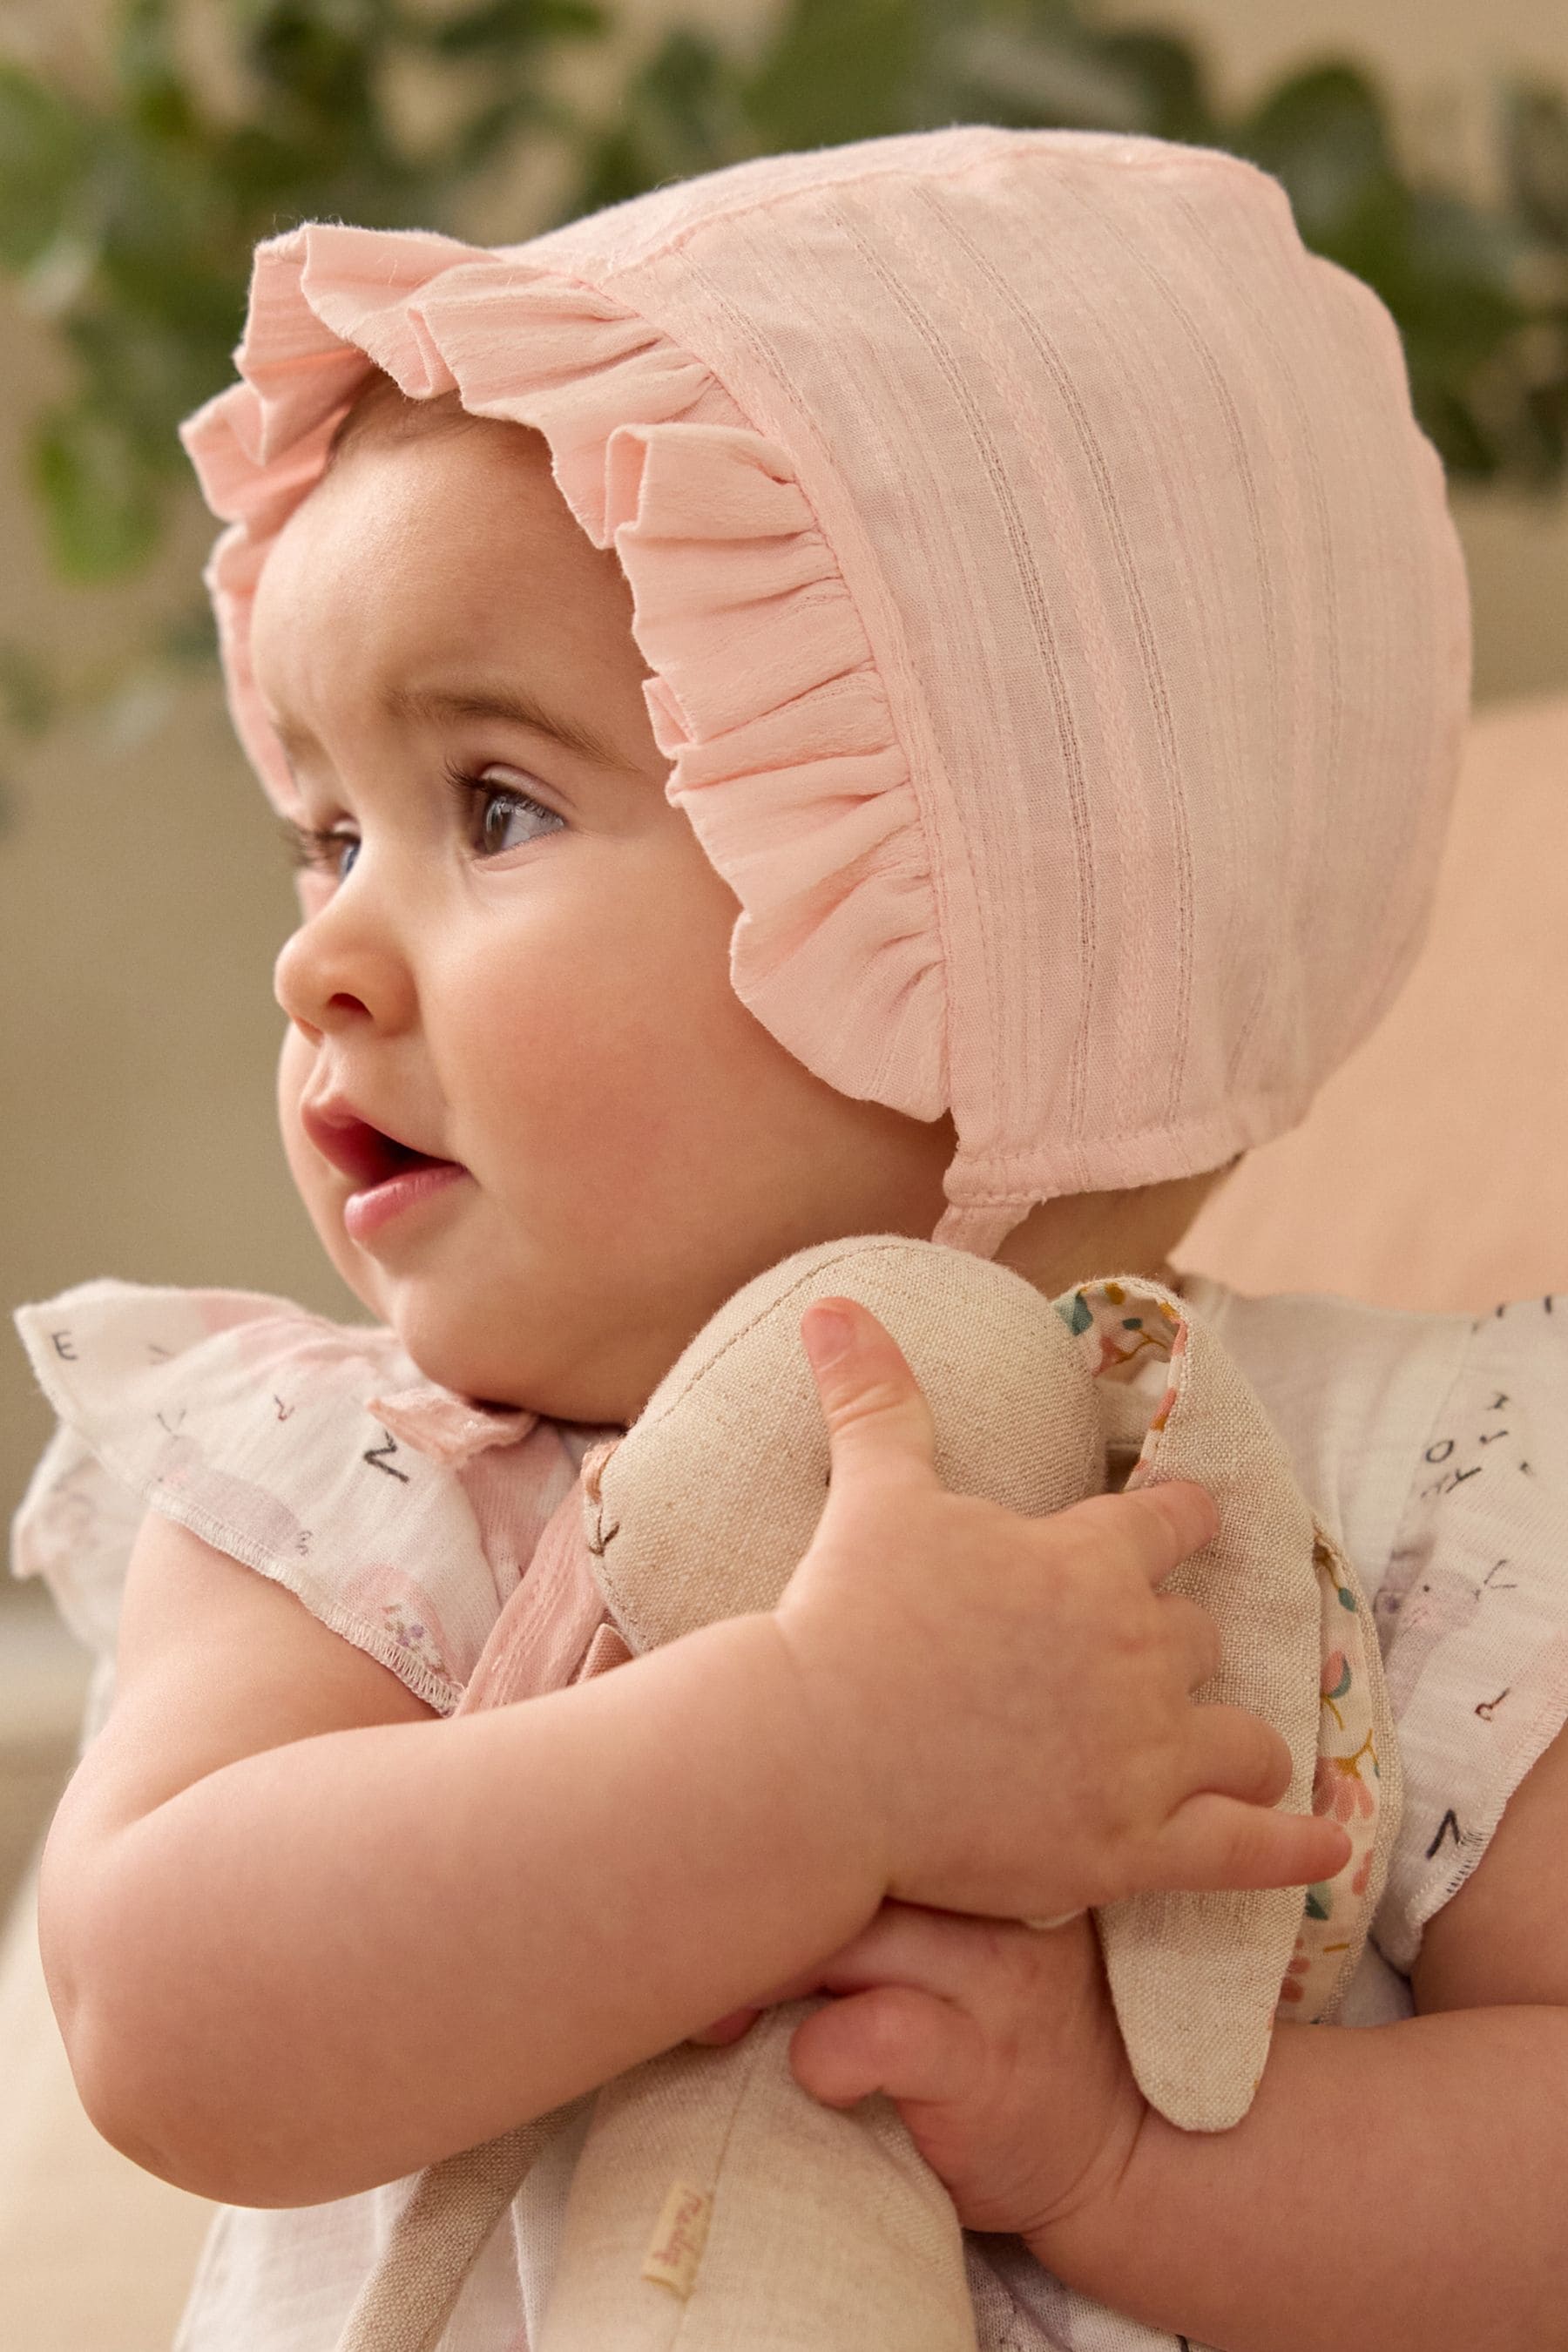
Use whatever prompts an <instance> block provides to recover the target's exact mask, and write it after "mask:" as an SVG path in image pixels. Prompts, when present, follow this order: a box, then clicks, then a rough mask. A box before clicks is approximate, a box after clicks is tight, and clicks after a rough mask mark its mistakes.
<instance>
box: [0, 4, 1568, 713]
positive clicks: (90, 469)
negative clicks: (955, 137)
mask: <svg viewBox="0 0 1568 2352" xmlns="http://www.w3.org/2000/svg"><path fill="white" fill-rule="evenodd" d="M194 15H199V16H200V17H201V19H202V23H203V26H204V27H205V41H206V52H204V54H205V55H206V66H207V68H210V63H211V58H210V54H206V53H208V52H210V51H211V50H212V48H213V47H214V44H215V43H216V47H217V48H218V50H220V51H221V55H222V59H223V66H224V70H223V72H222V74H221V75H219V76H217V77H216V80H215V77H214V75H213V73H212V72H211V71H210V70H209V69H199V67H200V61H199V60H198V63H197V64H195V65H194V64H193V62H192V54H193V53H192V50H191V44H190V41H189V38H188V35H189V32H190V26H191V21H192V17H193V16H194ZM110 27H111V31H110V39H109V41H108V44H107V47H106V49H105V51H104V54H103V55H102V56H101V58H94V59H93V60H92V66H91V71H90V73H89V74H87V75H85V76H84V75H82V74H77V75H74V76H68V75H67V74H66V73H65V72H64V71H63V70H58V71H52V70H48V69H46V68H37V67H29V66H27V65H26V64H25V63H23V62H22V61H21V60H20V59H17V58H13V59H11V60H9V61H6V60H5V59H4V58H0V268H3V269H4V270H5V271H6V272H7V273H8V274H9V275H10V276H11V277H12V278H13V279H14V280H15V283H16V294H17V297H18V299H20V301H21V302H22V304H23V305H24V306H25V307H26V308H28V309H29V310H32V311H33V312H34V313H36V314H37V315H38V316H39V317H41V318H42V319H44V320H47V322H48V325H49V327H50V329H51V331H52V332H53V334H54V336H55V337H56V338H57V339H58V346H59V349H60V352H61V354H62V356H63V357H64V359H65V362H66V363H67V378H68V383H67V389H66V390H65V391H64V393H63V394H62V395H61V396H60V397H59V398H58V399H56V400H54V401H52V402H50V403H49V404H47V405H46V406H45V407H44V409H43V410H42V413H41V414H39V415H37V416H36V417H35V418H34V419H32V421H31V424H30V427H29V433H28V439H27V444H26V454H25V464H26V471H27V475H28V478H29V480H30V482H31V485H32V488H33V489H34V491H35V493H36V495H37V500H38V503H39V509H40V511H41V514H42V516H43V518H44V521H45V528H46V531H47V541H48V544H49V548H50V551H51V554H52V557H53V560H54V562H55V564H56V565H57V567H58V571H59V572H60V573H61V574H62V576H63V577H64V578H66V579H67V580H69V581H73V582H82V583H91V582H105V581H110V580H114V579H117V578H123V577H125V576H127V575H130V574H132V573H134V572H137V571H138V569H139V568H141V567H142V566H143V565H144V564H145V563H146V562H147V560H148V558H149V557H150V555H151V554H152V552H153V550H154V549H155V547H156V546H157V544H158V542H159V540H160V536H161V533H162V530H163V525H164V523H165V521H166V520H167V518H168V516H169V514H170V512H171V511H172V509H173V504H174V501H175V500H178V499H191V498H192V497H193V496H194V489H193V486H192V484H191V481H190V478H189V469H188V467H187V465H186V462H185V459H184V452H183V450H182V449H181V447H180V445H179V442H178V440H177V438H176V433H175V427H176V425H178V423H179V421H180V419H181V418H182V417H184V416H185V415H188V414H189V412H190V411H191V410H192V409H193V408H195V407H196V406H197V405H198V404H200V403H201V402H202V401H203V400H204V399H205V398H206V397H207V396H208V395H209V394H212V393H213V392H215V391H217V390H218V389H220V388H221V387H222V386H223V385H224V384H225V383H228V382H229V381H230V380H231V377H232V359H231V353H232V350H233V347H234V344H235V342H236V341H237V337H238V334H239V331H240V327H241V324H242V320H243V315H244V307H245V294H246V286H247V278H248V272H249V266H250V256H251V249H252V247H253V246H254V245H255V243H256V241H257V239H258V237H261V236H268V235H271V234H273V233H275V232H276V231H278V230H280V229H283V228H287V227H289V226H292V225H293V224H294V223H296V222H298V221H300V220H304V219H322V218H329V219H330V218H337V219H347V220H353V221H358V222H364V223H367V224H369V225H372V226H383V227H399V226H414V225H417V226H425V227H436V228H444V229H447V230H449V231H450V232H451V233H453V234H455V235H458V236H469V235H474V234H475V233H476V232H475V230H474V229H473V227H472V226H470V223H471V220H472V218H473V217H474V216H475V215H473V213H472V210H471V207H472V206H473V205H474V204H475V203H476V202H479V203H481V204H482V203H483V202H484V200H485V197H486V192H487V191H489V197H490V205H491V209H490V214H489V221H490V226H489V228H488V229H487V230H486V231H485V232H484V234H485V235H486V236H488V237H489V238H492V239H493V238H495V237H497V236H500V237H502V238H521V237H524V236H530V235H531V234H532V233H533V232H534V231H536V230H538V229H540V228H542V227H545V226H549V225H550V220H551V219H552V218H559V217H566V216H570V215H573V214H575V213H578V212H581V211H583V210H585V209H588V208H591V207H593V206H595V205H602V204H608V203H613V202H616V201H617V200H619V199H620V198H623V197H626V196H630V195H634V194H637V193H638V192H639V191H641V190H642V189H644V188H647V187H650V186H653V185H656V184H659V183H662V182H666V181H668V180H671V179H674V178H678V177H680V176H683V175H685V174H687V173H693V172H701V171H707V170H710V169H713V168H714V167H716V166H718V165H721V164H723V163H731V162H734V161H737V160H740V159H741V158H742V157H745V156H748V155H753V154H760V153H766V152H776V151H778V150H780V149H784V148H791V147H813V146H820V145H825V144H830V143H833V142H839V141H844V140H850V139H858V138H868V137H872V136H876V135H878V134H879V133H883V132H889V131H904V130H918V129H926V128H931V127H935V126H937V125H940V124H943V123H949V122H953V121H995V122H1004V123H1010V124H1016V125H1022V126H1026V125H1035V124H1056V125H1062V126H1067V127H1072V128H1079V129H1104V130H1119V131H1147V132H1152V133H1153V134H1155V135H1156V136H1159V137H1163V138H1167V139H1178V140H1186V141H1192V142H1198V143H1205V144H1213V145H1217V146H1221V147H1225V148H1228V149H1230V150H1232V151H1233V152H1237V153H1240V154H1244V155H1247V156H1249V157H1251V158H1252V159H1253V160H1255V161H1256V162H1258V163H1260V164H1262V165H1263V167H1264V168H1265V169H1266V170H1268V171H1269V172H1272V173H1276V174H1277V175H1278V177H1279V179H1280V180H1281V181H1282V183H1283V184H1284V185H1285V187H1286V188H1287V190H1288V191H1289V195H1290V198H1291V201H1292V204H1293V205H1294V207H1295V211H1296V216H1297V219H1298V221H1299V223H1300V228H1301V233H1302V236H1304V238H1305V239H1306V241H1307V243H1308V244H1309V245H1310V246H1311V247H1313V248H1314V249H1315V250H1317V251H1318V252H1320V253H1322V254H1324V255H1326V256H1328V257H1329V258H1331V260H1334V261H1336V262H1339V263H1340V264H1342V266H1343V267H1344V268H1347V269H1351V270H1353V271H1355V272H1356V273H1357V274H1358V275H1360V276H1361V277H1363V278H1365V279H1366V280H1367V282H1368V283H1369V284H1370V285H1372V286H1373V288H1375V289H1376V290H1377V292H1378V293H1379V294H1380V295H1381V296H1382V298H1383V299H1384V301H1385V302H1386V303H1387V305H1388V307H1389V309H1390V310H1391V311H1392V312H1393V314H1394V318H1395V320H1397V322H1398V325H1399V328H1400V331H1401V333H1402V335H1403V337H1404V341H1405V352H1406V355H1407V359H1408V362H1409V367H1410V373H1411V382H1412V388H1413V394H1414V397H1415V405H1416V409H1417V413H1418V415H1420V417H1421V420H1422V422H1423V424H1424V425H1425V426H1426V430H1427V431H1428V432H1429V433H1430V434H1431V436H1432V437H1433V439H1434V440H1435V441H1436V445H1437V446H1438V448H1439V450H1440V451H1441V453H1442V456H1443V457H1444V459H1445V461H1446V463H1447V466H1448V467H1449V468H1450V470H1451V471H1452V472H1453V473H1455V474H1456V475H1459V476H1464V477H1468V478H1472V479H1475V480H1482V481H1496V482H1513V483H1521V484H1542V485H1545V484H1550V483H1552V482H1554V481H1557V480H1558V479H1560V478H1561V476H1562V474H1563V468H1564V464H1565V458H1568V99H1565V97H1564V94H1563V92H1562V91H1560V90H1556V89H1549V88H1542V87H1541V86H1540V85H1538V84H1531V83H1525V82H1519V83H1516V84H1509V85H1505V86H1503V87H1502V88H1501V89H1500V90H1499V92H1498V106H1497V121H1498V138H1499V142H1500V151H1499V152H1500V163H1501V173H1500V177H1501V182H1502V188H1503V194H1502V197H1501V200H1500V202H1498V203H1496V204H1494V205H1490V206H1486V205H1481V204H1479V203H1477V202H1475V201H1472V200H1470V199H1468V197H1466V196H1465V195H1464V194H1461V193H1459V192H1458V190H1457V189H1454V188H1450V187H1440V186H1432V185H1426V184H1416V183H1415V182H1414V181H1413V180H1412V178H1411V177H1410V175H1409V174H1408V173H1407V171H1406V170H1405V168H1404V166H1403V165H1402V163H1401V161H1400V158H1399V155H1398V152H1397V150H1396V146H1395V142H1394V138H1393V135H1392V131H1391V127H1390V118H1389V110H1388V104H1387V101H1386V100H1385V98H1384V94H1383V92H1382V90H1381V89H1379V87H1378V86H1377V85H1376V83H1375V82H1373V80H1372V79H1370V77H1369V76H1368V75H1367V74H1366V73H1365V72H1364V71H1363V70H1362V69H1361V68H1358V67H1357V66H1356V65H1354V64H1353V63H1352V62H1348V61H1335V60H1330V61H1323V62H1319V63H1316V64H1313V65H1311V66H1310V67H1309V68H1306V69H1305V70H1302V71H1300V72H1298V73H1294V74H1292V75H1291V76H1290V77H1289V78H1288V79H1286V80H1284V81H1283V82H1281V83H1280V84H1279V85H1278V86H1277V87H1276V88H1274V89H1271V90H1269V91H1268V93H1266V95H1265V96H1264V98H1263V99H1262V100H1261V101H1260V102H1259V103H1258V104H1257V105H1256V106H1255V107H1253V108H1252V109H1250V110H1247V112H1245V113H1243V114H1240V115H1237V114H1234V113H1233V114H1229V115H1227V114H1226V111H1225V110H1224V109H1223V108H1222V106H1221V104H1220V102H1219V100H1218V99H1217V98H1216V96H1215V91H1214V89H1213V86H1212V83H1211V79H1210V75H1209V70H1208V65H1207V60H1206V58H1205V55H1204V53H1203V51H1202V50H1201V48H1200V47H1197V46H1195V45H1194V43H1193V42H1192V41H1191V40H1189V39H1187V38H1185V37H1184V36H1183V35H1181V34H1180V33H1179V32H1176V31H1173V30H1169V29H1166V28H1165V27H1163V26H1146V27H1133V28H1131V29H1130V28H1128V27H1126V26H1117V27H1110V26H1102V25H1100V24H1099V23H1097V22H1096V20H1095V17H1094V15H1093V12H1092V7H1091V6H1090V5H1087V0H784V5H783V7H782V10H780V11H778V12H775V13H774V14H773V15H772V16H770V17H769V18H768V19H767V20H766V30H765V31H764V33H763V35H762V36H761V37H751V38H747V37H743V28H742V27H737V30H736V32H735V34H734V36H733V37H725V38H722V39H721V38H719V37H715V36H714V35H712V34H711V33H710V32H707V31H704V30H701V29H700V28H698V27H697V26H690V25H685V26H682V25H679V24H678V25H677V26H675V27H674V29H672V30H670V31H668V32H667V33H666V35H665V36H664V37H662V39H660V40H658V41H657V42H655V43H654V44H653V45H652V46H651V47H649V46H647V44H645V45H644V46H643V47H642V48H641V49H640V50H639V49H638V48H637V46H636V44H635V43H631V42H628V41H627V40H626V39H624V38H622V37H621V28H620V27H619V26H618V25H617V12H616V8H615V5H614V0H605V5H590V0H112V5H111V16H110ZM584 47H589V48H593V47H597V49H598V51H599V62H600V65H601V66H602V68H603V70H602V72H601V75H600V83H601V87H600V89H599V90H598V91H597V93H596V94H595V95H594V96H592V97H591V98H585V97H584V96H583V95H582V94H581V90H580V89H579V94H577V95H576V96H574V97H568V96H567V95H566V94H565V92H566V91H567V90H568V89H574V88H577V87H578V84H581V86H582V88H586V87H587V86H588V85H587V83H586V81H585V80H584V78H583V77H582V76H581V75H579V76H578V78H577V82H576V83H574V82H572V81H571V80H570V79H568V77H567V75H566V73H565V72H564V71H563V68H566V67H568V66H569V65H570V62H571V59H572V58H573V56H574V53H577V52H580V51H582V50H583V49H584ZM410 89H415V90H416V94H418V95H419V97H420V101H421V102H420V104H419V105H418V106H416V107H415V108H414V110H413V111H412V113H411V112H410V108H409V105H408V102H407V101H408V94H409V91H410ZM535 162H542V163H543V164H544V165H545V166H547V168H545V169H543V170H542V172H532V173H531V172H530V170H529V168H528V167H529V166H531V163H535ZM519 186H521V187H524V188H529V189H534V190H538V189H544V190H547V191H548V190H553V191H554V194H553V195H551V194H543V195H538V194H535V195H532V196H527V197H521V198H515V197H509V196H508V194H507V192H508V191H509V190H514V189H515V188H517V187H519ZM498 190H500V192H501V198H500V201H501V205H502V212H503V216H504V218H505V223H506V225H505V226H504V227H503V228H501V229H500V230H499V231H498V230H497V228H496V227H495V226H494V219H495V199H496V192H497V191H498ZM509 204H510V210H508V209H507V206H508V205H509ZM530 205H531V206H532V211H531V214H530V215H529V216H527V217H522V216H519V215H521V214H522V213H524V212H527V211H528V208H529V206H530ZM176 640H178V643H177V645H176ZM210 646H211V633H210V629H205V628H204V627H203V626H202V625H200V624H199V622H198V621H195V620H193V619H191V618H190V617H188V616H187V617H182V618H181V619H180V620H179V621H177V622H176V623H169V622H167V621H165V622H163V623H161V624H159V625H158V628H157V630H156V631H155V633H154V634H153V635H152V636H151V637H150V638H149V653H150V655H152V656H153V657H155V658H156V659H157V660H158V661H161V662H165V663H166V662H169V661H172V660H175V659H188V658H191V657H192V656H193V654H194V653H195V652H199V650H200V649H201V648H204V647H205V648H206V649H207V650H208V652H209V654H210ZM29 680H30V681H31V682H30V683H28V681H29ZM71 699H72V694H71V691H69V690H68V689H66V688H62V687H60V685H59V684H58V681H56V682H54V683H51V682H50V681H49V680H48V678H47V676H46V675H45V672H44V670H43V668H42V667H41V666H40V664H39V661H38V659H37V656H34V655H32V654H29V653H27V652H26V651H25V649H22V648H19V647H16V646H0V728H5V727H7V726H8V727H9V728H10V729H11V730H13V731H15V730H23V729H26V728H27V727H29V726H33V727H40V726H43V725H46V724H47V723H48V722H49V719H50V718H51V717H52V715H53V713H54V710H55V709H56V707H57V706H65V705H68V704H69V702H70V701H71Z"/></svg>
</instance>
